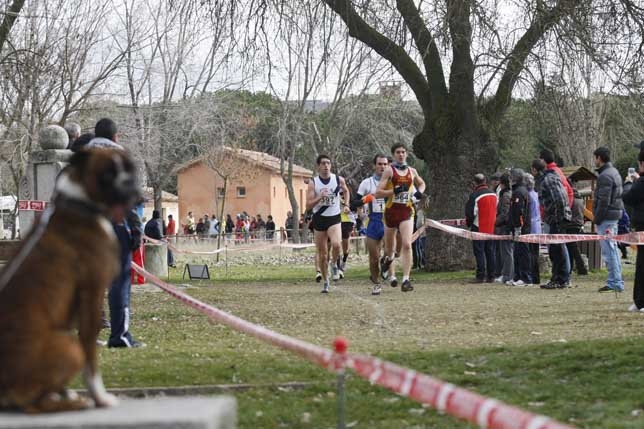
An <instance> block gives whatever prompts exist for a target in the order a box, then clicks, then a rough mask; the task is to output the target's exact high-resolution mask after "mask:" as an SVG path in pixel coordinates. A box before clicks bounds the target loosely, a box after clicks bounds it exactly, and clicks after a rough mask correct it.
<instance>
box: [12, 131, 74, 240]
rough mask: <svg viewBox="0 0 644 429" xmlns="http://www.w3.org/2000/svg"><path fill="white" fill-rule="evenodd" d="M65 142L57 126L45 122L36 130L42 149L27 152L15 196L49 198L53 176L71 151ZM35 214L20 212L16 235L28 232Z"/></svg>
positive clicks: (40, 199)
mask: <svg viewBox="0 0 644 429" xmlns="http://www.w3.org/2000/svg"><path fill="white" fill-rule="evenodd" d="M68 141H69V138H68V137H67V132H66V131H65V130H64V129H63V128H62V127H59V126H58V125H49V126H47V127H44V128H43V129H42V130H40V135H39V143H40V147H41V148H42V149H43V150H40V151H35V152H32V153H31V154H30V155H29V162H28V164H27V168H26V170H25V175H24V176H22V177H21V178H20V185H19V189H18V199H20V200H23V201H24V200H37V201H50V200H51V195H52V193H53V191H54V183H55V182H56V177H57V176H58V173H60V170H62V169H63V168H64V167H65V166H66V165H67V163H68V162H69V158H70V157H71V156H72V152H71V151H70V150H67V149H66V148H67V142H68ZM37 213H38V212H35V211H31V210H21V211H20V213H19V214H18V219H19V221H20V237H25V236H26V234H27V232H29V230H30V229H31V227H32V226H33V224H34V221H35V219H36V214H37Z"/></svg>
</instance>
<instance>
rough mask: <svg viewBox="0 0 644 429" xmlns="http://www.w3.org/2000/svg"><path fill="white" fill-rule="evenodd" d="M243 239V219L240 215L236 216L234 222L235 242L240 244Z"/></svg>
mask: <svg viewBox="0 0 644 429" xmlns="http://www.w3.org/2000/svg"><path fill="white" fill-rule="evenodd" d="M243 239H244V219H243V218H242V215H241V214H237V219H236V221H235V241H236V242H237V243H241V242H242V240H243Z"/></svg>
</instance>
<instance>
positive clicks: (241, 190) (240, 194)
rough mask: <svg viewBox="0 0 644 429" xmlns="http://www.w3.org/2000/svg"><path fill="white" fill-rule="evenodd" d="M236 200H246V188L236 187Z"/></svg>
mask: <svg viewBox="0 0 644 429" xmlns="http://www.w3.org/2000/svg"><path fill="white" fill-rule="evenodd" d="M237 198H246V187H245V186H238V187H237Z"/></svg>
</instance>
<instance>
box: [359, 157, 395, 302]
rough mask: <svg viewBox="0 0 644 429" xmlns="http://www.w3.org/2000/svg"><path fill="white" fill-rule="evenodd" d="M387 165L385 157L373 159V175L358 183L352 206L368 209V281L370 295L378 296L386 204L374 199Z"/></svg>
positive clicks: (387, 161) (380, 287)
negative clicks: (369, 283)
mask: <svg viewBox="0 0 644 429" xmlns="http://www.w3.org/2000/svg"><path fill="white" fill-rule="evenodd" d="M388 165H389V160H388V159H387V157H386V156H385V155H383V154H377V155H376V156H374V157H373V175H372V176H370V177H367V178H366V179H364V180H363V181H362V182H361V183H360V186H359V187H358V192H357V195H356V199H355V200H354V205H356V206H359V210H360V209H362V205H363V204H366V205H367V208H368V218H369V221H368V223H367V251H368V252H369V272H370V276H369V279H370V280H371V283H373V289H372V291H371V294H372V295H380V291H381V290H382V286H381V284H380V281H379V279H378V274H379V271H380V267H379V266H378V261H379V259H380V248H381V243H382V239H383V237H384V235H385V228H384V225H383V223H382V213H383V212H384V211H385V203H386V201H385V199H384V198H376V197H375V194H376V190H377V189H378V183H379V182H380V178H381V177H382V173H384V171H385V170H386V169H387V166H388ZM392 279H393V278H392ZM396 284H397V282H396Z"/></svg>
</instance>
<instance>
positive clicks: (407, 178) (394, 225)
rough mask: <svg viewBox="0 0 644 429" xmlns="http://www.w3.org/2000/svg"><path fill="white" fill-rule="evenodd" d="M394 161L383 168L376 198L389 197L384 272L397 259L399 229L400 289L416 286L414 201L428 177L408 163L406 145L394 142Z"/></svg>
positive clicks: (421, 192) (423, 188)
mask: <svg viewBox="0 0 644 429" xmlns="http://www.w3.org/2000/svg"><path fill="white" fill-rule="evenodd" d="M391 154H392V155H393V157H394V162H393V163H392V164H391V168H389V169H387V170H385V171H384V173H383V174H382V177H381V178H380V183H378V189H377V190H376V198H387V202H386V204H385V213H384V224H385V255H384V256H383V257H382V259H381V260H380V271H381V275H385V273H386V272H387V271H388V270H389V267H390V265H391V263H392V262H393V260H394V245H395V243H396V232H400V234H399V239H400V241H401V243H400V245H401V251H400V259H401V265H402V270H403V279H402V285H401V290H402V291H403V292H409V291H412V290H414V288H413V286H412V285H411V282H410V280H409V275H410V273H411V266H412V259H413V256H412V250H411V238H412V235H413V233H414V203H413V200H412V197H416V198H417V199H420V198H421V197H422V196H423V192H424V191H425V181H424V180H423V179H422V178H421V177H420V176H419V175H418V172H417V171H416V169H414V168H412V167H410V166H408V165H407V148H406V146H405V145H404V144H402V143H399V144H395V145H394V146H392V148H391Z"/></svg>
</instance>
